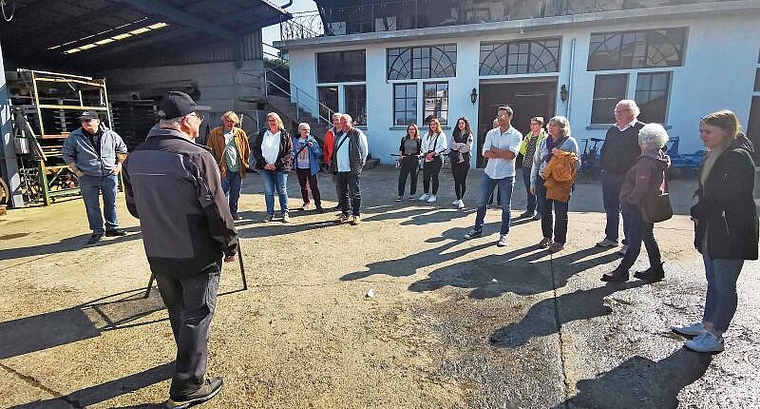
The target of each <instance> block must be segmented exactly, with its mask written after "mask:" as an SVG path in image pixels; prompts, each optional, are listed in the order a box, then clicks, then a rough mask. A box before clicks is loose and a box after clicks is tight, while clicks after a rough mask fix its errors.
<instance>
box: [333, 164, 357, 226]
mask: <svg viewBox="0 0 760 409" xmlns="http://www.w3.org/2000/svg"><path fill="white" fill-rule="evenodd" d="M335 187H336V188H337V189H338V207H339V208H340V211H341V213H343V214H344V215H346V216H348V201H349V200H350V201H351V209H352V213H351V214H352V215H353V216H359V209H360V207H361V204H362V192H361V190H360V189H359V175H354V174H351V172H338V173H336V174H335Z"/></svg>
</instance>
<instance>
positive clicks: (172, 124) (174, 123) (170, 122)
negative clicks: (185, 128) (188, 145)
mask: <svg viewBox="0 0 760 409" xmlns="http://www.w3.org/2000/svg"><path fill="white" fill-rule="evenodd" d="M183 118H185V117H184V116H178V117H176V118H169V119H163V118H162V119H160V120H159V121H158V126H159V127H161V128H173V129H179V128H180V127H181V126H182V119H183Z"/></svg>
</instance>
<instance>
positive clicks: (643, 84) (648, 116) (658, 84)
mask: <svg viewBox="0 0 760 409" xmlns="http://www.w3.org/2000/svg"><path fill="white" fill-rule="evenodd" d="M669 93H670V73H669V72H648V73H640V74H639V75H638V78H637V80H636V98H635V100H636V104H637V105H638V106H639V108H641V114H640V115H639V119H640V120H641V121H643V122H656V123H658V124H664V123H665V114H666V112H667V108H668V94H669Z"/></svg>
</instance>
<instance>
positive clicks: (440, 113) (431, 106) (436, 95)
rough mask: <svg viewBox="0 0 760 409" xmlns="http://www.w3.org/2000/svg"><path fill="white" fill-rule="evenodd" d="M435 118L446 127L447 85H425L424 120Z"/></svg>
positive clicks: (432, 83) (447, 107) (439, 83)
mask: <svg viewBox="0 0 760 409" xmlns="http://www.w3.org/2000/svg"><path fill="white" fill-rule="evenodd" d="M430 117H435V118H438V120H439V121H440V122H441V124H442V125H446V124H447V123H448V122H449V83H448V82H426V83H425V113H424V118H425V122H427V121H428V120H427V118H430Z"/></svg>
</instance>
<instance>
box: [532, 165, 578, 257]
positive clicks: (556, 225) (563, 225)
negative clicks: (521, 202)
mask: <svg viewBox="0 0 760 409" xmlns="http://www.w3.org/2000/svg"><path fill="white" fill-rule="evenodd" d="M536 203H537V205H538V213H539V214H540V215H541V233H542V234H543V235H544V237H545V238H547V239H551V238H552V237H554V239H553V240H554V241H555V242H557V243H561V244H565V243H567V209H568V206H569V203H570V199H568V200H567V203H563V202H559V201H556V200H552V199H548V198H547V197H546V188H545V187H544V179H543V178H541V176H536ZM552 208H553V211H552ZM555 219H556V220H555Z"/></svg>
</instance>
